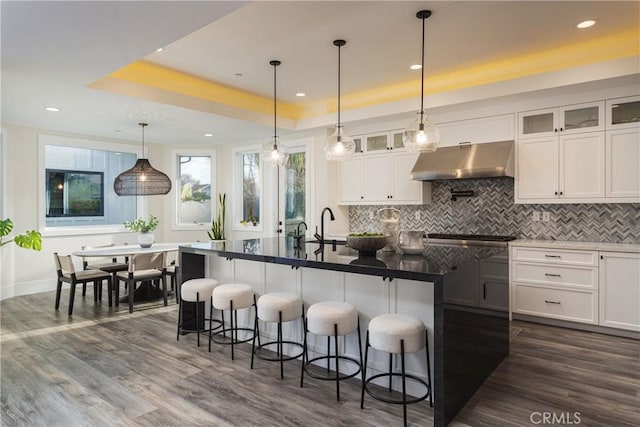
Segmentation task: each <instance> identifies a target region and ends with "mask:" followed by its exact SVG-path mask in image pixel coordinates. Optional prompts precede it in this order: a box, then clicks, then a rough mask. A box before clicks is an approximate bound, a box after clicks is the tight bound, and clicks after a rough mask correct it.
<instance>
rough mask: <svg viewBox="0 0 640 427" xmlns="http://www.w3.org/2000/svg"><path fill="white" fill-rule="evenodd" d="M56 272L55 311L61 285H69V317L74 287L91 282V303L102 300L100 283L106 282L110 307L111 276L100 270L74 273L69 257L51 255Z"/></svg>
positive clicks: (74, 292) (58, 303)
mask: <svg viewBox="0 0 640 427" xmlns="http://www.w3.org/2000/svg"><path fill="white" fill-rule="evenodd" d="M53 258H54V262H55V265H56V271H57V273H58V281H57V285H56V304H55V307H56V310H58V308H59V307H60V294H61V293H62V283H63V282H66V283H69V284H70V285H71V290H70V293H69V316H71V314H72V313H73V301H74V299H75V295H76V285H77V284H78V283H81V284H82V285H83V287H85V286H86V284H87V282H93V301H94V302H98V301H99V300H102V282H103V281H104V280H106V281H107V291H108V293H109V307H111V305H112V296H111V293H112V292H111V291H112V281H111V274H110V273H107V272H106V271H102V270H82V271H76V270H75V267H74V265H73V260H72V259H71V255H58V253H57V252H55V253H54V254H53Z"/></svg>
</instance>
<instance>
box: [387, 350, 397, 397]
mask: <svg viewBox="0 0 640 427" xmlns="http://www.w3.org/2000/svg"><path fill="white" fill-rule="evenodd" d="M396 360H397V359H396ZM392 372H393V353H389V393H391V384H392V380H393V376H392V375H391V373H392Z"/></svg>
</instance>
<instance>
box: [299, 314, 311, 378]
mask: <svg viewBox="0 0 640 427" xmlns="http://www.w3.org/2000/svg"><path fill="white" fill-rule="evenodd" d="M303 313H304V310H303ZM302 329H303V332H304V334H303V337H302V367H301V368H300V388H302V387H304V365H305V363H307V361H308V360H309V357H308V356H307V319H305V318H304V317H303V318H302Z"/></svg>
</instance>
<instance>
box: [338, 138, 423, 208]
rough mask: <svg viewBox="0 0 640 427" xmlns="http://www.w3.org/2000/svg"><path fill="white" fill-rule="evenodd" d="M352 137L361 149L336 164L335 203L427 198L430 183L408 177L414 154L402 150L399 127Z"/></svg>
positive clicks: (391, 202) (401, 202)
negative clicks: (336, 197) (336, 187)
mask: <svg viewBox="0 0 640 427" xmlns="http://www.w3.org/2000/svg"><path fill="white" fill-rule="evenodd" d="M356 139H358V140H359V141H360V142H361V143H362V147H363V148H364V150H363V152H362V153H358V152H357V154H354V156H353V158H352V159H351V160H347V161H343V162H341V163H340V164H339V165H338V173H339V175H338V198H339V200H338V204H341V205H375V204H385V205H417V204H424V203H429V202H431V183H429V182H422V181H413V180H412V179H411V178H410V175H411V169H413V165H414V164H415V162H416V160H417V158H418V154H417V153H411V152H407V151H405V150H404V146H403V144H402V132H401V131H392V132H382V133H375V134H368V135H360V136H358V137H355V138H354V140H356ZM356 147H357V146H356Z"/></svg>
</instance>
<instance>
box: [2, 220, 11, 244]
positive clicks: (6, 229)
mask: <svg viewBox="0 0 640 427" xmlns="http://www.w3.org/2000/svg"><path fill="white" fill-rule="evenodd" d="M11 230H13V222H12V221H11V219H9V218H7V219H3V220H2V221H0V241H2V237H4V236H8V235H9V233H11Z"/></svg>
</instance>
